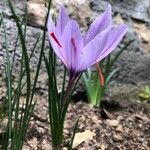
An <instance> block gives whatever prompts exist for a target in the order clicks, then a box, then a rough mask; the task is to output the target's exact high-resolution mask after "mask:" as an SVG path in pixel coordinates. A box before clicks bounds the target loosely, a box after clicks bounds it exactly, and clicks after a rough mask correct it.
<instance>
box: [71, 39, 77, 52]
mask: <svg viewBox="0 0 150 150" xmlns="http://www.w3.org/2000/svg"><path fill="white" fill-rule="evenodd" d="M71 43H72V45H73V48H74V50H75V52H76V51H77V48H76V45H75V40H74V38H71Z"/></svg>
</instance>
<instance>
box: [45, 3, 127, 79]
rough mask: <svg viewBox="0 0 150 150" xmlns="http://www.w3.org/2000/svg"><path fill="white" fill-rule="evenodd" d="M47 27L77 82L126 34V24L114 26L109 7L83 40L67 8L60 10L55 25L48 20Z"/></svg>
mask: <svg viewBox="0 0 150 150" xmlns="http://www.w3.org/2000/svg"><path fill="white" fill-rule="evenodd" d="M47 27H48V35H49V40H50V43H51V45H52V48H53V49H54V51H55V53H56V55H57V56H58V57H59V58H60V59H61V60H62V62H63V63H64V64H65V66H66V67H67V69H68V71H69V74H70V77H71V78H76V77H77V76H78V75H79V74H80V73H82V72H83V71H84V70H86V69H87V68H88V67H90V66H92V65H94V64H96V63H97V62H99V61H101V60H102V59H103V58H105V57H106V56H107V55H108V54H109V53H111V52H112V51H113V50H114V49H115V48H116V46H117V45H118V44H119V42H120V41H121V39H122V37H123V36H124V35H125V33H126V32H127V26H126V25H125V24H123V25H119V26H117V27H113V26H112V15H111V6H110V5H109V6H108V7H107V9H106V11H105V12H104V13H102V14H101V15H100V16H99V17H98V18H97V19H96V20H95V21H94V22H93V23H92V24H91V25H90V27H89V29H88V31H87V33H86V34H85V35H84V36H83V35H82V34H81V31H80V28H79V24H78V23H77V22H76V21H75V20H73V19H71V18H69V16H68V14H67V13H66V11H65V9H64V7H61V8H60V11H59V15H58V19H57V22H56V25H55V24H54V23H53V21H52V19H51V17H49V19H48V24H47ZM99 70H100V68H99Z"/></svg>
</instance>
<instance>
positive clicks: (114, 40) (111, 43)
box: [97, 25, 128, 61]
mask: <svg viewBox="0 0 150 150" xmlns="http://www.w3.org/2000/svg"><path fill="white" fill-rule="evenodd" d="M127 29H128V27H127V25H120V26H119V27H116V28H114V29H113V30H112V31H111V32H110V33H109V37H108V39H107V42H106V46H105V48H104V49H103V51H102V52H101V53H100V55H99V57H98V59H97V61H100V60H102V59H103V58H104V57H106V56H107V55H108V54H110V53H111V52H112V51H113V50H114V49H115V48H116V47H117V45H118V44H119V42H120V41H121V39H122V38H123V36H124V35H125V33H126V32H127Z"/></svg>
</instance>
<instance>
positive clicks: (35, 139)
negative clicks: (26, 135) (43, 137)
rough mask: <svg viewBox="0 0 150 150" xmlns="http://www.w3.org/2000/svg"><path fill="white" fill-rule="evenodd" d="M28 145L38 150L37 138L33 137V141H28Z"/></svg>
mask: <svg viewBox="0 0 150 150" xmlns="http://www.w3.org/2000/svg"><path fill="white" fill-rule="evenodd" d="M27 143H28V144H29V145H30V146H31V147H32V148H33V149H35V150H37V144H38V141H37V138H36V137H33V138H32V139H30V140H28V142H27Z"/></svg>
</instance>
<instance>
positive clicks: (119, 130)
mask: <svg viewBox="0 0 150 150" xmlns="http://www.w3.org/2000/svg"><path fill="white" fill-rule="evenodd" d="M116 131H118V132H124V130H123V127H122V125H119V126H118V127H117V128H116Z"/></svg>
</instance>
